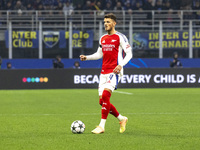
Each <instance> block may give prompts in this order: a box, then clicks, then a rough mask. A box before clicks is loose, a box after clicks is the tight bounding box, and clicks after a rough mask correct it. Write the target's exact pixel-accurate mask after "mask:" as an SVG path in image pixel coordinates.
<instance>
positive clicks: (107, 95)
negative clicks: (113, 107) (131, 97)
mask: <svg viewBox="0 0 200 150" xmlns="http://www.w3.org/2000/svg"><path fill="white" fill-rule="evenodd" d="M110 96H111V93H110V92H109V91H107V90H104V91H103V94H102V100H103V101H109V100H110Z"/></svg>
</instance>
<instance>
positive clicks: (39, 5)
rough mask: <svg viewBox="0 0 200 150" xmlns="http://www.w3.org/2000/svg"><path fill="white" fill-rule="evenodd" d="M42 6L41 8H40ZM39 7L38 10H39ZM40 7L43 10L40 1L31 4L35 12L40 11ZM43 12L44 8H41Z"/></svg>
mask: <svg viewBox="0 0 200 150" xmlns="http://www.w3.org/2000/svg"><path fill="white" fill-rule="evenodd" d="M41 5H42V6H41ZM39 7H40V8H39ZM41 7H42V8H43V4H42V1H41V0H36V1H35V2H34V4H33V8H34V9H35V10H41ZM43 10H44V8H43Z"/></svg>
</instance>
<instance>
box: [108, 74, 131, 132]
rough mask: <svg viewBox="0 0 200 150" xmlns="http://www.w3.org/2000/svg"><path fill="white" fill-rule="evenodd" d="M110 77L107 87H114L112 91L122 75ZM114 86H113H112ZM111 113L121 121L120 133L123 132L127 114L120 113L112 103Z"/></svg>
mask: <svg viewBox="0 0 200 150" xmlns="http://www.w3.org/2000/svg"><path fill="white" fill-rule="evenodd" d="M109 78H110V82H107V83H106V84H107V86H106V87H110V89H112V91H114V90H115V89H116V88H117V85H118V82H119V81H120V79H121V78H120V76H118V75H116V74H114V75H112V76H110V77H109ZM112 87H113V88H112ZM110 105H111V106H110V113H111V114H112V115H114V116H115V117H116V118H117V119H118V120H119V123H120V133H123V132H124V131H125V129H126V123H127V121H128V118H127V117H126V116H122V115H121V114H119V112H118V111H117V109H116V107H115V106H114V105H113V104H110Z"/></svg>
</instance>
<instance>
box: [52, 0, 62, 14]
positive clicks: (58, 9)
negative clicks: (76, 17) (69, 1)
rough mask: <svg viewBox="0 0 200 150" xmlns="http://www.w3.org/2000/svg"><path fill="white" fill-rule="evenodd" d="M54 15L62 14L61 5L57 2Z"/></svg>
mask: <svg viewBox="0 0 200 150" xmlns="http://www.w3.org/2000/svg"><path fill="white" fill-rule="evenodd" d="M54 14H60V15H62V14H63V4H62V3H61V2H59V3H58V6H57V7H56V8H55V12H54Z"/></svg>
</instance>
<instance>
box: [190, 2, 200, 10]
mask: <svg viewBox="0 0 200 150" xmlns="http://www.w3.org/2000/svg"><path fill="white" fill-rule="evenodd" d="M192 9H193V10H200V3H199V1H195V3H193V6H192Z"/></svg>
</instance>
